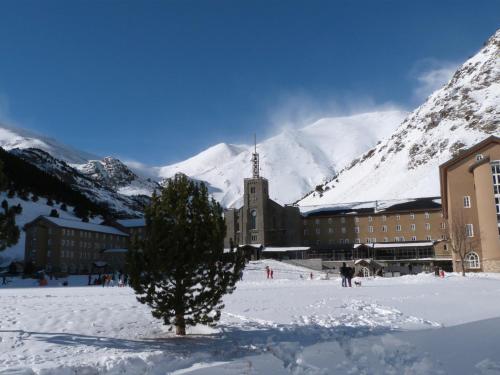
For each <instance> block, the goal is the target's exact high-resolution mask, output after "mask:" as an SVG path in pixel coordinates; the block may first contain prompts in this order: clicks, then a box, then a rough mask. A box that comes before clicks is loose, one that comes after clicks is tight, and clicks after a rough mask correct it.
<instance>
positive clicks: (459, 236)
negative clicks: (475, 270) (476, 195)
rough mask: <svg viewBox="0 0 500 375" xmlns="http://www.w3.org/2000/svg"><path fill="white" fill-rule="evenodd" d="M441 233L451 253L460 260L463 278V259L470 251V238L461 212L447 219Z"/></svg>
mask: <svg viewBox="0 0 500 375" xmlns="http://www.w3.org/2000/svg"><path fill="white" fill-rule="evenodd" d="M443 231H444V233H445V235H446V238H447V240H448V245H449V247H450V250H451V252H452V253H453V254H455V257H456V258H458V259H459V260H460V266H461V268H462V276H465V257H466V256H467V254H468V253H469V252H470V251H471V240H472V237H471V236H470V233H469V232H468V231H467V222H466V220H465V217H464V215H463V212H462V211H461V210H460V211H458V212H455V213H454V214H453V215H452V216H451V217H449V218H448V220H447V221H446V223H445V228H444V229H443Z"/></svg>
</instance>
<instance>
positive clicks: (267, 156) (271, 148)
mask: <svg viewBox="0 0 500 375" xmlns="http://www.w3.org/2000/svg"><path fill="white" fill-rule="evenodd" d="M406 115H407V113H406V112H403V111H399V110H391V111H380V112H370V113H363V114H358V115H353V116H346V117H332V118H324V119H321V120H319V121H317V122H315V123H313V124H311V125H309V126H306V127H304V128H301V129H286V130H283V131H282V132H281V133H279V134H278V135H276V136H274V137H271V138H269V139H267V140H265V141H263V142H261V143H259V144H258V145H257V150H258V152H259V154H260V167H261V175H262V176H264V177H267V178H269V180H270V188H269V189H270V194H271V197H272V198H273V199H275V200H276V201H278V202H281V203H290V202H293V201H296V200H297V199H299V198H300V197H301V196H303V195H304V194H305V193H307V192H308V191H310V190H311V189H313V188H314V187H315V186H316V185H318V184H321V183H323V182H324V181H325V180H326V179H327V178H329V177H331V176H332V175H334V174H335V173H336V172H337V171H339V170H340V169H342V168H343V167H344V166H345V165H346V164H347V163H348V162H350V161H351V160H352V159H353V158H354V157H356V156H357V155H359V154H360V153H362V152H364V151H366V150H367V149H369V148H370V147H373V146H375V144H376V143H377V142H378V141H379V140H380V139H383V138H384V137H387V136H389V135H390V134H391V133H392V132H393V131H394V129H396V127H397V126H398V125H399V124H400V123H401V121H402V120H403V119H404V117H405V116H406ZM252 152H253V146H250V145H231V144H225V143H220V144H218V145H215V146H213V147H211V148H209V149H207V150H205V151H203V152H201V153H200V154H198V155H196V156H194V157H192V158H190V159H187V160H185V161H182V162H180V163H176V164H173V165H168V166H165V167H161V168H160V169H159V171H158V174H159V176H160V177H162V178H168V177H171V176H173V175H174V174H175V173H178V172H182V173H184V174H186V175H188V176H189V177H191V178H194V179H197V180H201V181H205V182H207V183H208V185H209V187H210V190H211V192H212V194H213V195H214V197H215V198H216V199H217V200H218V201H219V202H221V204H222V205H224V206H228V207H231V206H237V205H239V204H241V198H242V195H243V179H244V178H246V177H250V176H251V163H250V160H251V154H252Z"/></svg>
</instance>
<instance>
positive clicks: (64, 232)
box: [49, 228, 121, 240]
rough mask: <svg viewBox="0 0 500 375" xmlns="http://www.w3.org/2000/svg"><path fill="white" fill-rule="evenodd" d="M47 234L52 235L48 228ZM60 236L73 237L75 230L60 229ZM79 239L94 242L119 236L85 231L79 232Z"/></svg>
mask: <svg viewBox="0 0 500 375" xmlns="http://www.w3.org/2000/svg"><path fill="white" fill-rule="evenodd" d="M49 234H52V230H51V229H50V228H49ZM62 235H63V236H70V237H74V236H75V230H74V229H66V228H63V229H62ZM79 237H80V238H88V239H90V238H95V239H96V240H97V239H99V237H100V238H101V239H103V240H105V239H108V240H110V239H112V238H113V237H118V238H121V236H113V235H112V234H109V233H108V234H106V233H98V232H86V231H80V236H79Z"/></svg>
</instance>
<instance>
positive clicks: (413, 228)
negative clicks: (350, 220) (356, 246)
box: [304, 222, 446, 236]
mask: <svg viewBox="0 0 500 375" xmlns="http://www.w3.org/2000/svg"><path fill="white" fill-rule="evenodd" d="M445 228H446V223H444V222H443V223H441V229H445ZM381 230H382V232H387V231H388V227H387V225H382V227H381ZM401 230H402V226H401V225H400V224H398V225H396V232H401ZM410 230H411V231H412V232H415V231H416V230H417V225H416V224H411V225H410ZM425 230H427V231H429V230H431V224H430V223H425ZM340 231H341V233H343V234H344V233H346V231H347V230H346V228H345V227H342V228H341V230H340ZM374 231H375V227H374V226H372V225H370V226H368V232H369V233H373V232H374ZM359 232H360V227H359V226H355V227H354V233H359ZM315 233H316V234H321V229H320V228H316V229H315ZM328 233H334V229H333V228H328ZM308 234H309V229H304V236H307V235H308Z"/></svg>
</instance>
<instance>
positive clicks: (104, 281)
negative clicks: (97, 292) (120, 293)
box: [88, 272, 129, 288]
mask: <svg viewBox="0 0 500 375" xmlns="http://www.w3.org/2000/svg"><path fill="white" fill-rule="evenodd" d="M117 280H118V284H117V285H118V287H124V286H127V285H128V282H129V279H128V275H126V274H124V273H121V272H120V273H118V275H117V274H116V272H113V273H109V274H103V275H101V274H99V275H98V276H97V277H96V278H95V279H94V281H92V274H91V273H89V282H88V285H102V287H103V288H104V287H105V286H107V287H109V286H111V287H113V286H115V283H116V281H117Z"/></svg>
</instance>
